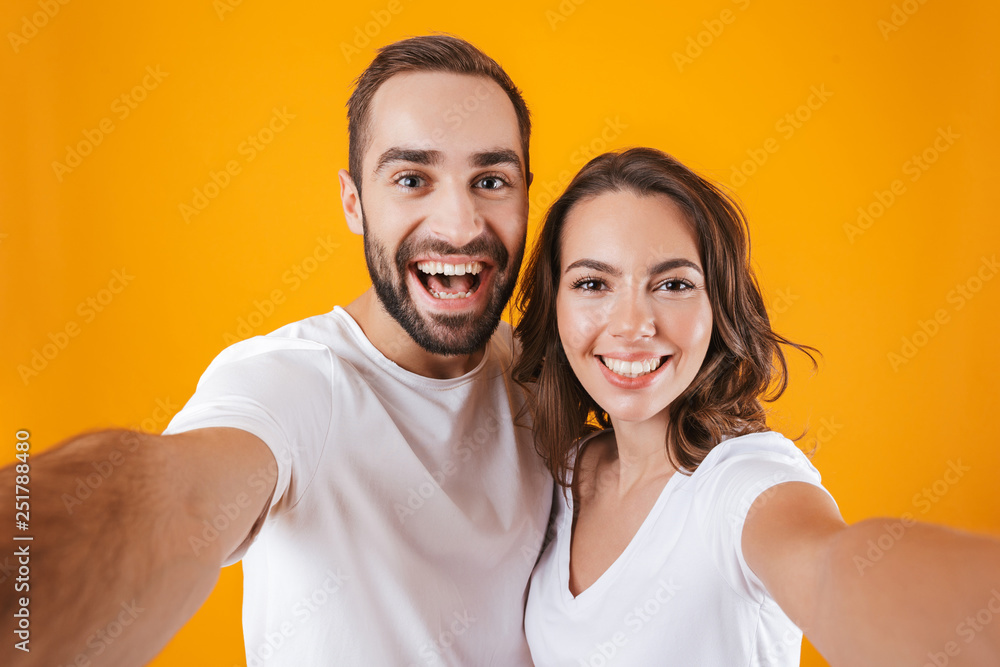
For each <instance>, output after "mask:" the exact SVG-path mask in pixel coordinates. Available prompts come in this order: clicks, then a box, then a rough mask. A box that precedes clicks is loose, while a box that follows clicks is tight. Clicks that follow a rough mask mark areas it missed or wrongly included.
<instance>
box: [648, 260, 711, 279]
mask: <svg viewBox="0 0 1000 667" xmlns="http://www.w3.org/2000/svg"><path fill="white" fill-rule="evenodd" d="M682 266H686V267H689V268H692V269H694V270H695V271H697V272H698V273H700V274H701V275H702V276H703V277H704V275H705V273H704V271H702V270H701V267H700V266H698V265H697V264H695V263H694V262H692V261H691V260H689V259H680V258H679V259H668V260H666V261H663V262H660V263H659V264H657V265H656V266H654V267H653V268H652V269H650V271H649V275H651V276H654V275H656V274H658V273H663V272H665V271H671V270H673V269H676V268H679V267H682Z"/></svg>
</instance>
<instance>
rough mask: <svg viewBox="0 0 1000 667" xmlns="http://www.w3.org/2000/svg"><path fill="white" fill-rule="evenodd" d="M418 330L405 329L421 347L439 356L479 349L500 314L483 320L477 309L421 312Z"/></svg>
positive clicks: (484, 343) (498, 322)
mask: <svg viewBox="0 0 1000 667" xmlns="http://www.w3.org/2000/svg"><path fill="white" fill-rule="evenodd" d="M420 319H421V326H420V327H419V330H410V329H409V328H408V329H407V332H408V333H409V334H410V336H411V337H412V338H413V340H414V341H415V342H416V343H417V345H419V346H420V347H421V348H423V349H424V350H426V351H428V352H431V353H432V354H440V355H443V356H458V355H463V354H472V353H474V352H477V351H479V350H481V349H482V348H483V347H484V346H485V345H486V343H487V342H488V341H489V339H490V338H491V337H492V336H493V332H495V331H496V328H497V326H499V324H500V318H496V321H495V322H492V323H488V322H485V321H484V319H483V316H482V315H481V314H480V313H478V312H471V313H461V314H439V313H435V314H430V315H428V314H422V315H421V318H420Z"/></svg>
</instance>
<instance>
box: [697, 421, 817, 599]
mask: <svg viewBox="0 0 1000 667" xmlns="http://www.w3.org/2000/svg"><path fill="white" fill-rule="evenodd" d="M706 464H707V467H705V466H706ZM695 475H696V476H697V477H698V479H697V481H696V483H695V488H694V492H695V494H696V495H695V500H694V515H695V519H696V520H697V521H698V522H699V524H700V528H701V531H702V534H703V536H704V538H705V544H706V546H707V548H708V551H709V555H710V557H711V558H713V559H714V560H715V563H716V565H717V567H718V569H719V572H720V573H721V574H722V576H723V577H724V578H725V579H726V580H727V583H728V584H729V585H730V586H731V587H733V589H734V590H736V591H737V592H738V593H739V594H740V595H742V596H744V597H745V598H747V599H749V600H752V601H754V602H758V603H759V602H762V601H763V600H764V598H765V596H766V595H767V589H766V588H765V587H764V584H763V583H762V582H761V581H760V579H758V578H757V575H755V574H754V573H753V571H752V570H751V569H750V566H749V565H747V562H746V560H745V559H744V557H743V546H742V545H743V526H744V524H745V523H746V519H747V514H748V512H749V511H750V507H751V506H752V505H753V503H754V501H755V500H757V499H758V498H759V497H760V496H761V494H764V493H766V492H767V491H768V490H769V489H772V488H773V487H775V486H777V485H778V484H784V483H786V482H805V483H807V484H813V485H815V486H817V487H819V488H820V489H823V486H822V485H821V483H820V474H819V471H818V470H816V468H815V467H813V465H812V463H810V462H809V459H808V458H807V457H806V455H805V454H803V453H802V451H801V450H800V449H799V448H798V447H796V446H795V443H793V442H792V441H790V440H788V439H787V438H785V437H784V436H782V435H781V434H779V433H774V432H767V433H754V434H751V435H746V436H741V437H738V438H733V439H731V440H727V441H725V442H723V443H722V444H720V445H718V446H717V447H716V448H715V449H714V450H712V452H711V453H710V454H709V456H708V457H706V459H705V461H704V462H703V463H702V466H701V467H699V469H698V470H697V471H696V472H695ZM823 491H824V492H826V493H828V492H827V491H826V489H823Z"/></svg>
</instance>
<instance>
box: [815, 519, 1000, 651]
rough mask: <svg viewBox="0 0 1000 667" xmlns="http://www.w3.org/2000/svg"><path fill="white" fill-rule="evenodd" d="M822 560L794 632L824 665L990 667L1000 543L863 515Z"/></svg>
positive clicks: (999, 641) (997, 635)
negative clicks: (806, 615)
mask: <svg viewBox="0 0 1000 667" xmlns="http://www.w3.org/2000/svg"><path fill="white" fill-rule="evenodd" d="M824 560H825V562H824V564H823V565H824V566H823V567H822V568H821V570H820V572H821V575H820V577H819V595H818V596H817V604H816V606H815V607H814V609H815V616H814V618H813V619H812V622H811V625H812V627H806V628H803V630H804V631H805V633H806V635H807V636H808V637H809V638H810V640H811V641H812V642H813V643H814V644H815V645H816V647H817V649H818V650H819V651H820V652H821V653H823V655H824V656H825V657H826V658H827V660H829V661H830V664H831V665H833V667H840V666H844V667H848V666H849V667H865V666H867V665H872V666H876V665H878V666H882V665H896V664H900V665H902V664H913V665H924V664H930V665H951V666H952V667H954V666H955V665H998V664H1000V541H997V540H995V539H991V538H988V537H984V536H979V535H973V534H969V533H964V532H960V531H956V530H951V529H948V528H944V527H940V526H933V525H929V524H921V523H914V522H906V523H904V522H903V521H902V520H900V519H870V520H867V521H862V522H860V523H857V524H854V525H852V526H850V527H849V528H846V529H844V530H842V531H840V532H839V533H838V534H837V535H836V536H835V537H834V538H833V539H832V540H831V542H830V545H829V547H828V549H827V551H826V554H825V558H824Z"/></svg>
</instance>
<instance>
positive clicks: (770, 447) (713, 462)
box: [692, 431, 819, 480]
mask: <svg viewBox="0 0 1000 667" xmlns="http://www.w3.org/2000/svg"><path fill="white" fill-rule="evenodd" d="M750 464H754V466H753V467H755V468H759V469H768V468H774V469H779V470H781V469H785V470H788V469H798V470H800V471H802V472H804V473H806V474H807V475H810V476H812V475H815V476H816V477H817V479H818V477H819V471H818V470H816V468H815V467H814V466H813V464H812V461H810V459H809V457H808V456H807V455H806V454H805V452H803V451H802V450H801V449H799V448H798V446H797V445H796V444H795V443H794V442H793V441H792V440H789V439H788V438H787V437H785V436H784V435H783V434H781V433H778V432H777V431H760V432H757V433H748V434H746V435H740V436H735V437H731V438H726V439H724V440H723V441H722V442H720V443H719V444H718V445H716V446H715V447H714V448H712V450H711V451H710V452H709V453H708V455H707V456H706V457H705V459H704V460H703V461H702V462H701V465H699V466H698V468H697V470H695V471H694V474H693V475H692V478H693V479H695V480H697V479H704V478H709V477H715V476H717V475H718V474H720V473H721V471H723V470H731V469H735V468H741V469H745V468H746V466H747V465H750Z"/></svg>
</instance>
